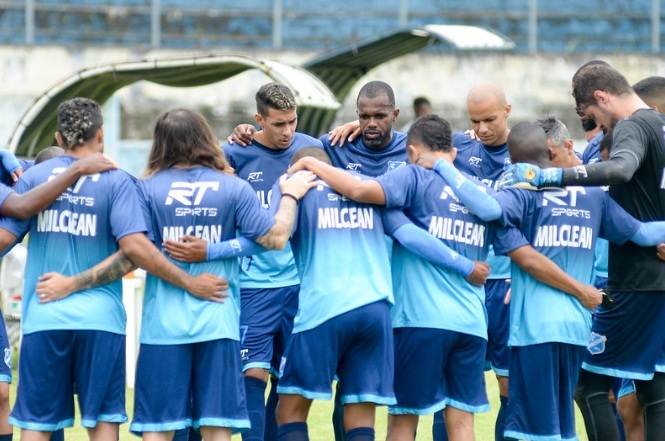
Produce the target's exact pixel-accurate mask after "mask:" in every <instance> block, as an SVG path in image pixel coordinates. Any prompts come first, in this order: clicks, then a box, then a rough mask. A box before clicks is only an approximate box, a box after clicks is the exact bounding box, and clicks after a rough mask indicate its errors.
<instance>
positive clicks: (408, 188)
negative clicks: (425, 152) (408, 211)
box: [376, 165, 418, 208]
mask: <svg viewBox="0 0 665 441" xmlns="http://www.w3.org/2000/svg"><path fill="white" fill-rule="evenodd" d="M416 167H417V166H415V165H407V166H406V167H400V168H398V169H396V170H393V171H391V172H389V173H384V174H382V175H381V176H379V177H377V178H376V180H377V182H378V183H379V184H381V187H382V188H383V192H384V193H385V195H386V208H408V207H409V206H410V203H411V201H412V200H413V199H414V195H415V191H416V186H417V184H418V176H417V175H416V172H417V170H416Z"/></svg>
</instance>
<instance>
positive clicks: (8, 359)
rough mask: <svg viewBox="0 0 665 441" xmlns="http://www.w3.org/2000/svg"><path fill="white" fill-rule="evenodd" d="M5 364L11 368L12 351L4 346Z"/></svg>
mask: <svg viewBox="0 0 665 441" xmlns="http://www.w3.org/2000/svg"><path fill="white" fill-rule="evenodd" d="M5 364H6V365H7V367H8V368H9V369H11V368H12V351H11V349H9V348H5Z"/></svg>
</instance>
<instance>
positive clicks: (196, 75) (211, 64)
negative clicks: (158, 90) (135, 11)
mask: <svg viewBox="0 0 665 441" xmlns="http://www.w3.org/2000/svg"><path fill="white" fill-rule="evenodd" d="M249 69H259V70H261V71H263V72H264V73H265V74H266V75H267V76H268V77H270V78H271V79H272V80H274V81H278V82H280V83H283V84H286V85H287V86H289V87H290V88H291V90H293V93H294V95H295V97H296V102H297V103H298V106H299V107H300V108H302V109H306V108H308V107H317V108H325V109H326V110H328V111H331V112H333V114H334V112H335V111H336V110H337V109H338V108H339V107H340V104H339V102H338V101H337V99H336V98H335V96H334V95H333V94H332V92H331V91H330V90H329V89H328V88H327V87H326V85H325V84H323V83H322V82H321V80H319V79H318V78H317V77H316V76H314V75H312V74H311V73H310V72H308V71H306V70H305V69H303V68H300V67H296V66H291V65H288V64H285V63H281V62H278V61H272V60H264V59H260V58H255V57H249V56H246V55H215V54H209V55H200V56H193V57H179V58H166V59H146V60H142V61H136V62H126V63H112V64H105V65H100V66H95V67H91V68H87V69H83V70H80V71H78V72H76V73H75V74H73V75H71V76H70V77H68V78H65V79H64V80H62V81H60V82H58V83H57V84H55V85H54V86H52V87H51V88H50V89H48V90H47V91H46V92H44V93H43V94H42V95H41V96H40V97H39V98H37V99H36V100H35V101H34V102H33V103H32V104H31V105H30V107H29V108H28V110H27V111H26V112H25V113H24V114H23V116H22V117H21V119H20V120H19V122H18V124H17V125H16V127H15V128H14V130H13V132H12V135H11V137H10V139H9V142H8V148H9V150H10V151H12V152H14V154H16V155H17V156H23V157H34V156H35V155H36V154H37V153H39V151H40V150H41V149H43V148H45V147H48V146H49V145H53V144H54V142H55V140H54V136H53V134H54V133H55V131H56V129H57V113H56V110H57V107H58V105H59V104H60V103H61V102H63V101H65V100H68V99H70V98H73V97H76V96H85V97H88V98H91V99H94V100H95V101H97V102H99V103H100V104H102V103H104V102H105V101H106V100H107V99H109V98H110V97H111V96H112V95H113V94H114V93H115V92H116V91H118V90H120V89H122V88H123V87H125V86H129V85H130V84H133V83H136V82H138V81H150V82H153V83H158V84H162V85H164V86H172V87H195V86H202V85H206V84H212V83H216V82H219V81H223V80H225V79H227V78H230V77H232V76H234V75H237V74H239V73H241V72H244V71H246V70H249Z"/></svg>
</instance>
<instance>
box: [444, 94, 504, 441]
mask: <svg viewBox="0 0 665 441" xmlns="http://www.w3.org/2000/svg"><path fill="white" fill-rule="evenodd" d="M466 108H467V113H468V115H469V121H470V123H471V129H472V130H473V132H474V134H475V136H473V137H472V136H470V135H469V134H467V133H457V134H455V136H454V137H453V144H454V146H455V147H456V148H457V157H456V158H455V166H456V167H457V168H458V169H459V170H461V171H463V172H465V173H467V174H469V175H471V176H474V177H476V178H478V179H480V180H481V181H483V182H484V183H486V184H487V185H489V186H491V187H495V183H496V181H497V180H498V179H499V177H500V176H501V174H502V173H503V167H504V164H506V163H510V159H509V155H508V148H507V141H508V134H509V133H510V129H509V128H508V117H509V116H510V111H511V109H512V107H511V105H510V103H508V100H507V99H506V94H505V93H504V91H503V89H502V88H501V87H500V86H498V85H497V84H494V83H481V84H478V85H476V86H474V87H473V88H472V89H471V90H470V91H469V94H468V96H467V99H466ZM487 263H489V265H490V268H491V273H490V275H489V278H488V280H487V284H486V285H485V296H486V297H485V307H486V309H487V318H488V330H487V334H488V340H487V353H486V357H485V358H486V363H487V365H488V367H489V368H491V369H492V370H493V371H494V373H495V375H496V378H497V381H498V382H499V398H500V401H501V407H500V408H499V413H498V415H497V420H496V425H495V431H494V433H495V440H497V441H498V440H503V439H504V438H503V428H504V420H505V415H506V410H507V404H508V366H509V364H510V351H509V350H508V325H509V318H508V315H509V307H508V305H506V304H505V303H504V299H505V297H506V292H507V291H508V287H509V286H510V285H509V284H508V283H507V281H508V279H510V259H509V258H508V257H505V256H495V255H494V252H493V251H492V250H490V256H489V258H488V260H487ZM432 436H433V439H434V441H443V440H445V439H446V438H445V427H444V425H443V419H442V418H441V416H440V415H439V414H437V415H435V419H434V426H433V428H432Z"/></svg>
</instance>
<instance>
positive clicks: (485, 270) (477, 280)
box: [466, 261, 490, 286]
mask: <svg viewBox="0 0 665 441" xmlns="http://www.w3.org/2000/svg"><path fill="white" fill-rule="evenodd" d="M489 274H490V266H489V265H488V264H487V262H480V261H474V262H473V271H471V274H469V275H468V276H467V277H466V280H467V282H469V283H470V284H472V285H474V286H483V285H484V284H485V283H487V276H489Z"/></svg>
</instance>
